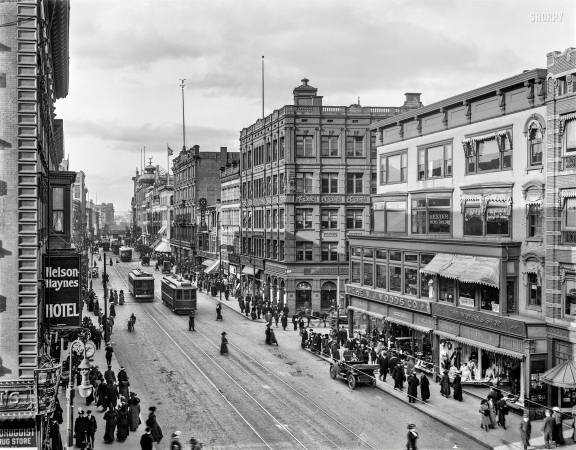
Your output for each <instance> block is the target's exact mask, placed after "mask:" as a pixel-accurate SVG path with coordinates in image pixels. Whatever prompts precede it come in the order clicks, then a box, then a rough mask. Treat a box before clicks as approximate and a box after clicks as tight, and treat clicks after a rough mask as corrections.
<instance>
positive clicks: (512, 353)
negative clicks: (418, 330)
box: [434, 330, 524, 359]
mask: <svg viewBox="0 0 576 450" xmlns="http://www.w3.org/2000/svg"><path fill="white" fill-rule="evenodd" d="M434 333H435V334H437V335H438V336H440V337H441V338H443V339H448V340H450V341H456V342H460V343H461V344H468V345H470V346H471V347H477V348H481V349H483V350H486V351H489V352H494V353H499V354H501V355H506V356H511V357H513V358H517V359H524V355H523V354H522V353H518V352H515V351H513V350H508V349H505V348H501V347H496V346H494V345H491V344H486V343H484V342H478V341H475V340H473V339H468V338H465V337H462V336H456V335H455V334H450V333H444V332H443V331H437V330H434Z"/></svg>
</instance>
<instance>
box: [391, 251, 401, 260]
mask: <svg viewBox="0 0 576 450" xmlns="http://www.w3.org/2000/svg"><path fill="white" fill-rule="evenodd" d="M390 261H402V252H398V251H394V250H391V251H390Z"/></svg>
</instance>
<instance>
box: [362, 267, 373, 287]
mask: <svg viewBox="0 0 576 450" xmlns="http://www.w3.org/2000/svg"><path fill="white" fill-rule="evenodd" d="M363 266H364V280H363V283H362V284H363V285H364V286H370V287H372V286H373V284H374V264H371V263H364V264H363Z"/></svg>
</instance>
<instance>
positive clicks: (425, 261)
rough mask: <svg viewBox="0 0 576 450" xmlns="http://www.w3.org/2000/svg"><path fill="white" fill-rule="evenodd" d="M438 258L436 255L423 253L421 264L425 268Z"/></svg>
mask: <svg viewBox="0 0 576 450" xmlns="http://www.w3.org/2000/svg"><path fill="white" fill-rule="evenodd" d="M435 256H436V253H422V254H420V264H422V266H425V265H426V264H428V263H430V262H431V261H432V260H433V259H434V257H435Z"/></svg>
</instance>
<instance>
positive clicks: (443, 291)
mask: <svg viewBox="0 0 576 450" xmlns="http://www.w3.org/2000/svg"><path fill="white" fill-rule="evenodd" d="M439 278H440V286H439V291H440V292H439V300H441V301H443V302H450V303H454V280H452V279H450V278H444V277H439Z"/></svg>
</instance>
